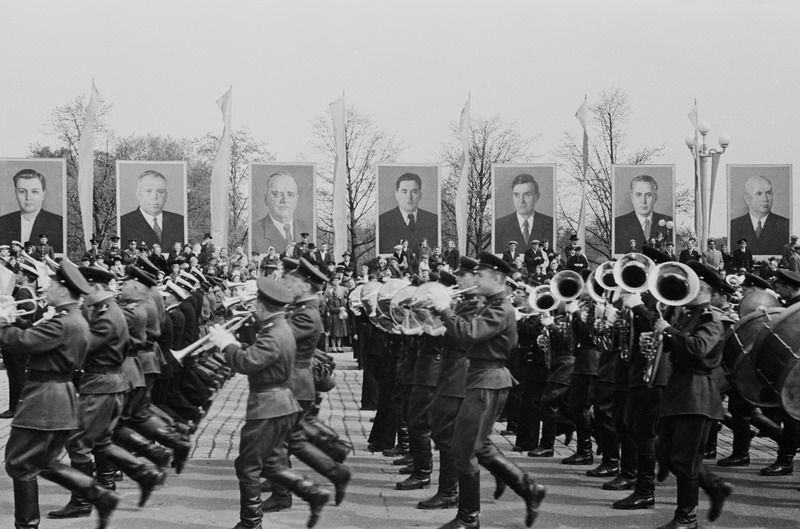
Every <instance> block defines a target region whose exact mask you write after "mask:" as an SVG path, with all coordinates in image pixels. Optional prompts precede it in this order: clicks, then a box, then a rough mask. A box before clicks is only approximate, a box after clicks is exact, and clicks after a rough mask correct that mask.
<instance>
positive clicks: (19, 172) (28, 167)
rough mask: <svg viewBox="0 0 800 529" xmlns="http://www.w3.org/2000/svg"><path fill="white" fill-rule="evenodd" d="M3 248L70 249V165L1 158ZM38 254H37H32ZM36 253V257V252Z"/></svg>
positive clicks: (47, 160)
mask: <svg viewBox="0 0 800 529" xmlns="http://www.w3.org/2000/svg"><path fill="white" fill-rule="evenodd" d="M0 189H2V192H0V244H8V245H11V242H12V241H18V242H20V243H22V244H23V245H25V244H27V243H28V242H30V244H31V245H32V247H34V248H35V247H36V246H39V245H40V244H41V242H42V241H41V237H40V235H43V234H46V235H47V244H48V245H49V246H51V247H52V248H53V252H54V253H56V254H63V253H64V248H66V245H67V217H66V211H67V163H66V160H64V159H63V158H52V159H50V158H0ZM32 251H34V250H32ZM34 253H36V252H35V251H34Z"/></svg>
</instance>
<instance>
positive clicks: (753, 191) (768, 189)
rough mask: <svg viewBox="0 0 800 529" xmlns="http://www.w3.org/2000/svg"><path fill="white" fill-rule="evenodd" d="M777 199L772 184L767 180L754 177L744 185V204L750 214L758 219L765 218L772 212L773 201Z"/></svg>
mask: <svg viewBox="0 0 800 529" xmlns="http://www.w3.org/2000/svg"><path fill="white" fill-rule="evenodd" d="M774 198H775V196H774V194H773V192H772V184H771V183H770V182H769V180H767V179H766V178H763V177H761V176H754V177H751V178H748V179H747V182H745V184H744V202H745V204H747V208H748V209H749V210H750V214H751V215H753V216H756V217H763V216H764V215H766V214H768V213H769V212H770V211H772V200H773V199H774Z"/></svg>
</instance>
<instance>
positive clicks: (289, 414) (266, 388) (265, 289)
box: [209, 278, 329, 529]
mask: <svg viewBox="0 0 800 529" xmlns="http://www.w3.org/2000/svg"><path fill="white" fill-rule="evenodd" d="M257 285H258V298H257V300H256V308H255V317H256V319H257V320H258V321H259V322H260V323H261V329H260V330H259V332H258V336H257V337H256V342H255V343H254V344H253V345H251V346H248V347H242V345H241V344H239V343H238V342H237V341H236V339H235V338H234V337H233V335H232V334H231V333H230V332H228V331H226V330H224V329H221V328H219V327H213V328H212V329H211V331H210V333H209V334H210V335H211V343H213V344H214V345H216V346H217V347H219V349H220V350H221V351H223V352H224V353H225V358H226V359H227V362H228V365H229V366H230V367H231V368H232V369H233V370H234V371H237V372H239V373H243V374H245V375H247V377H248V381H249V385H250V395H249V397H248V399H247V415H246V419H245V424H244V426H243V427H242V433H241V442H240V444H239V456H238V457H237V458H236V461H235V467H236V477H237V478H238V480H239V501H240V520H239V523H237V524H236V526H235V528H234V529H260V528H261V527H262V525H261V519H262V510H261V485H260V483H259V476H261V475H262V472H264V473H265V475H266V476H267V478H268V479H269V480H270V481H271V482H272V483H274V484H277V485H281V486H283V487H286V488H287V489H289V490H290V491H291V492H293V493H295V494H296V495H297V496H299V497H300V498H302V499H303V500H305V501H307V502H308V504H309V506H310V508H311V516H310V517H309V520H308V523H307V526H308V527H313V526H314V525H315V524H316V522H317V520H318V519H319V514H320V512H321V511H322V507H323V506H324V505H325V504H326V503H327V502H328V499H329V493H328V492H327V491H326V490H325V489H322V488H320V487H318V486H317V485H316V484H314V483H313V482H312V481H309V480H306V479H304V478H302V477H300V476H299V475H297V474H295V473H294V472H292V470H291V469H289V468H288V467H286V466H285V465H284V464H283V463H282V458H283V456H282V450H283V445H284V443H285V442H286V440H287V438H288V436H289V435H290V433H291V431H292V429H293V428H294V426H295V424H296V421H297V414H298V413H299V412H300V411H301V409H302V408H301V407H300V405H299V404H298V403H297V400H296V399H295V398H294V396H293V395H292V391H291V389H289V379H290V377H291V375H292V370H293V364H294V356H295V352H296V343H295V339H294V336H293V334H292V329H291V327H290V326H289V324H288V322H287V321H286V312H285V309H286V306H287V305H288V304H289V303H291V302H292V301H293V300H294V296H292V293H291V292H290V291H289V290H288V289H287V288H286V287H284V286H283V285H282V284H280V283H279V282H278V281H275V280H271V279H266V278H259V279H258V280H257Z"/></svg>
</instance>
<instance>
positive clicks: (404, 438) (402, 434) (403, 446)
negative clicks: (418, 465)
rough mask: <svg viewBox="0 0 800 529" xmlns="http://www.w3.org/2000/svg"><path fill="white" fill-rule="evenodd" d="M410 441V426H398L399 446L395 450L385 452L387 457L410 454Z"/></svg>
mask: <svg viewBox="0 0 800 529" xmlns="http://www.w3.org/2000/svg"><path fill="white" fill-rule="evenodd" d="M408 447H409V440H408V425H406V424H399V425H398V426H397V444H396V445H395V446H394V448H390V449H388V450H384V451H383V455H384V456H386V457H398V456H404V455H406V454H407V453H408Z"/></svg>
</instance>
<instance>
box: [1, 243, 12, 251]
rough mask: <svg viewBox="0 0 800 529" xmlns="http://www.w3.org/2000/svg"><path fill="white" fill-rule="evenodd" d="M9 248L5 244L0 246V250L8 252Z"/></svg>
mask: <svg viewBox="0 0 800 529" xmlns="http://www.w3.org/2000/svg"><path fill="white" fill-rule="evenodd" d="M10 249H11V246H9V245H7V244H0V250H10Z"/></svg>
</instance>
